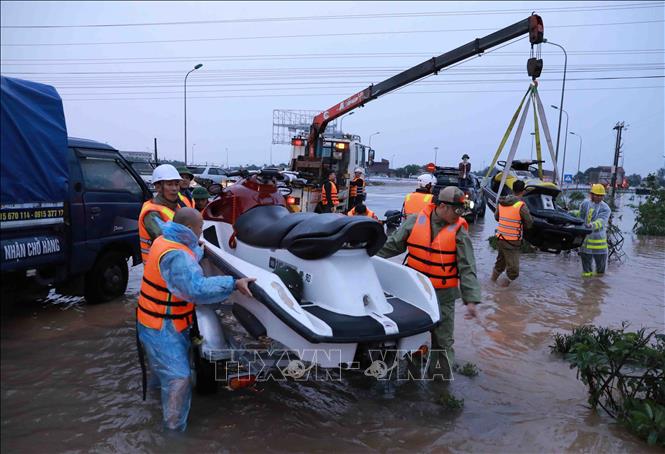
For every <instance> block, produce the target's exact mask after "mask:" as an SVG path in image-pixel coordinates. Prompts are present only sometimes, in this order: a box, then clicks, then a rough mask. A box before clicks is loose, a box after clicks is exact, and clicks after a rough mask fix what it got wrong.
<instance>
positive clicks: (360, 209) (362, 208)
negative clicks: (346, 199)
mask: <svg viewBox="0 0 665 454" xmlns="http://www.w3.org/2000/svg"><path fill="white" fill-rule="evenodd" d="M346 214H348V215H349V216H367V217H368V218H372V219H374V220H376V221H378V220H379V218H378V217H377V216H376V214H374V212H373V211H372V210H370V209H369V208H367V206H366V205H365V204H364V203H359V204H358V205H356V206H355V207H353V208H352V209H351V211H349V212H348V213H346Z"/></svg>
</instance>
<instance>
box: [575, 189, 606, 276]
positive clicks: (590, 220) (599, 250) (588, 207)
mask: <svg viewBox="0 0 665 454" xmlns="http://www.w3.org/2000/svg"><path fill="white" fill-rule="evenodd" d="M603 197H605V187H604V186H603V185H602V184H594V185H591V191H590V194H589V199H587V200H585V201H584V202H582V204H581V205H580V209H579V213H578V216H579V217H580V218H582V219H584V225H586V226H587V227H589V228H590V229H591V233H590V234H589V235H587V236H586V238H585V239H584V242H583V243H582V246H581V247H580V258H581V259H582V276H583V277H591V276H594V275H597V274H601V275H602V274H604V273H605V266H606V264H607V224H608V222H609V220H610V214H612V210H611V209H610V207H609V205H608V204H606V203H605V202H604V201H603ZM593 262H595V263H596V272H595V273H594V271H593Z"/></svg>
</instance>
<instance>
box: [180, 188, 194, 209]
mask: <svg viewBox="0 0 665 454" xmlns="http://www.w3.org/2000/svg"><path fill="white" fill-rule="evenodd" d="M178 206H179V207H182V208H185V207H186V208H194V201H193V200H192V199H190V198H189V197H187V196H186V195H185V194H183V193H181V192H178Z"/></svg>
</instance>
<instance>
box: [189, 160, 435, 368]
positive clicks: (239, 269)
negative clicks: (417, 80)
mask: <svg viewBox="0 0 665 454" xmlns="http://www.w3.org/2000/svg"><path fill="white" fill-rule="evenodd" d="M242 176H243V178H242V179H241V180H240V181H238V182H237V183H236V184H234V185H232V186H229V187H227V188H225V189H224V190H222V191H221V193H219V195H218V196H217V197H216V198H215V199H214V200H213V201H212V202H211V203H210V204H209V205H208V207H207V208H206V210H205V211H204V220H205V221H204V226H203V240H204V242H205V254H206V255H205V258H204V260H203V262H204V263H203V264H204V269H206V273H207V274H209V275H215V274H220V275H232V276H235V277H256V278H257V281H256V283H255V284H251V287H250V288H251V290H252V293H253V294H254V298H248V297H244V296H242V295H239V297H238V298H237V299H236V300H235V302H234V304H233V308H232V312H233V314H234V315H235V317H236V319H237V320H238V321H239V322H240V324H241V325H242V326H243V327H244V328H245V330H246V331H247V332H248V333H249V334H251V335H252V336H254V337H255V338H262V336H267V337H268V338H270V339H271V340H274V341H277V342H278V343H279V344H281V345H283V346H284V347H285V348H286V349H288V350H290V351H292V352H294V353H295V354H296V355H297V356H298V358H299V359H300V360H301V361H303V362H307V363H309V364H315V365H317V366H320V367H324V368H329V367H352V365H353V364H354V362H357V361H359V356H360V355H362V354H363V353H366V352H367V351H368V349H370V350H375V349H379V350H390V351H397V352H398V357H397V359H400V358H403V357H407V358H408V357H409V356H410V354H414V353H416V354H420V353H423V352H426V351H428V350H429V349H430V347H431V335H430V331H431V330H432V329H433V328H434V327H435V326H436V325H437V324H438V322H439V308H438V304H437V300H436V295H435V292H434V288H433V287H432V285H431V283H430V281H429V280H428V279H427V277H425V276H424V275H423V274H421V273H418V272H417V271H415V270H412V269H410V268H407V267H405V266H402V265H400V264H398V263H394V262H391V261H388V260H385V259H382V258H379V257H375V256H374V254H375V253H376V252H377V251H378V250H379V249H380V248H381V247H382V245H383V244H384V242H385V240H386V236H385V233H384V231H383V227H382V225H381V224H380V223H378V222H377V221H374V220H372V219H370V218H366V217H348V216H345V215H341V214H332V213H329V214H315V213H290V212H289V211H288V210H287V209H286V207H285V201H284V197H283V196H282V195H281V194H280V192H279V191H278V189H277V185H276V184H275V183H276V180H277V179H279V178H281V176H280V173H279V172H278V171H277V170H275V169H263V170H262V171H260V172H258V173H255V174H249V173H243V175H242ZM212 189H213V188H211V190H212ZM216 189H217V190H219V189H220V188H216ZM214 316H215V314H214V311H209V310H208V311H207V310H205V309H204V310H203V311H200V310H199V307H197V318H198V321H199V322H198V325H199V330H200V332H201V336H202V338H203V344H202V345H201V355H202V356H203V357H205V358H208V359H213V360H214V359H218V358H219V356H218V355H217V354H216V352H215V351H216V350H219V349H223V348H225V346H226V345H228V344H227V343H226V341H225V339H224V337H225V336H224V333H223V330H221V328H220V327H219V326H218V325H219V324H218V323H215V322H214V321H213V320H212V318H213V317H214ZM226 348H228V347H226Z"/></svg>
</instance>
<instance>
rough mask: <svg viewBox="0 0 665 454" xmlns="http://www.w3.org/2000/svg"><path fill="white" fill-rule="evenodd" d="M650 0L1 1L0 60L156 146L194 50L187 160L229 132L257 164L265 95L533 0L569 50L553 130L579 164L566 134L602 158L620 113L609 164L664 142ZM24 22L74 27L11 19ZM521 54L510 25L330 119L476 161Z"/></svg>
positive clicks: (660, 64) (374, 67) (311, 98)
mask: <svg viewBox="0 0 665 454" xmlns="http://www.w3.org/2000/svg"><path fill="white" fill-rule="evenodd" d="M664 9H665V8H664V3H663V2H644V1H642V2H627V1H617V2H552V1H550V2H358V1H354V2H266V3H260V2H253V3H249V2H235V3H232V2H210V3H206V2H200V3H195V2H187V3H185V2H145V3H141V2H131V3H129V2H127V3H124V2H78V1H77V2H14V1H3V2H2V6H1V13H2V15H1V17H2V19H1V21H2V22H1V23H2V36H1V38H2V40H1V44H2V60H1V63H2V74H3V75H6V76H10V77H19V78H24V79H30V80H34V81H38V82H44V83H48V84H51V85H53V86H55V87H56V88H57V89H58V91H59V93H60V95H61V96H62V98H63V101H64V106H65V114H66V118H67V127H68V131H69V134H70V135H72V136H78V137H85V138H89V139H94V140H99V141H102V142H107V143H109V144H110V145H112V146H114V147H116V148H118V149H121V150H134V151H146V150H152V146H153V138H154V137H156V138H157V140H158V147H159V152H160V155H163V156H165V157H167V158H171V159H174V158H180V159H183V156H184V137H183V136H184V134H183V131H184V126H183V81H184V77H185V74H186V73H187V71H189V70H190V69H192V68H193V67H194V65H195V64H197V63H203V65H204V66H203V68H201V69H199V70H197V71H195V72H193V73H191V74H190V76H189V79H188V82H187V89H188V96H187V100H188V112H187V122H188V124H187V135H188V144H189V147H188V149H189V156H190V161H191V155H192V149H193V154H194V162H197V163H199V162H201V163H202V162H205V161H209V162H210V161H214V162H217V163H221V164H225V163H226V151H225V150H226V149H228V150H229V160H230V164H231V165H237V164H246V163H256V164H263V163H268V162H269V161H270V155H271V152H272V155H273V161H274V162H284V161H286V160H287V159H288V156H289V147H288V146H286V145H272V122H273V110H274V109H304V110H319V111H321V110H325V109H327V108H329V107H331V106H333V105H334V104H336V103H338V102H339V101H341V100H343V99H344V98H346V97H348V96H350V95H352V94H354V93H356V92H357V91H359V90H361V89H363V88H365V87H366V86H368V85H369V84H371V83H377V82H380V81H382V80H384V79H386V78H388V77H390V76H392V75H394V74H396V73H398V72H399V71H401V70H403V69H406V68H409V67H411V66H413V65H415V64H417V63H420V62H422V61H424V60H426V59H428V58H430V57H432V56H435V55H439V54H442V53H444V52H446V51H449V50H452V49H453V48H455V47H457V46H460V45H462V44H465V43H467V42H469V41H471V40H473V39H474V38H476V37H482V36H485V35H487V34H489V33H491V32H493V31H495V30H498V29H501V28H503V27H505V26H508V25H511V24H513V23H515V22H517V21H519V20H522V19H525V18H526V17H528V16H529V15H530V14H531V12H532V11H535V12H537V13H538V14H540V15H541V16H542V18H543V21H544V23H545V36H546V38H547V39H549V40H550V41H552V42H556V43H558V44H561V45H562V46H564V47H565V48H566V50H567V51H568V71H567V79H568V80H567V81H566V90H565V99H564V109H565V110H566V111H567V112H568V114H569V116H570V123H569V127H568V129H569V131H573V132H575V133H576V134H578V136H577V137H576V136H573V135H569V136H568V137H569V139H568V144H567V157H566V173H575V172H576V171H577V162H578V152H579V145H580V141H579V138H578V137H581V138H582V139H583V147H582V156H581V165H580V168H581V170H584V169H586V168H587V167H590V166H595V165H611V163H612V159H613V155H614V143H615V131H613V129H612V128H613V127H614V125H615V124H616V123H617V122H619V121H625V123H626V124H627V125H628V128H627V130H626V131H625V133H624V139H625V140H624V148H623V150H624V159H625V161H624V167H625V169H626V171H627V172H628V173H640V174H642V175H646V174H647V173H648V172H650V171H653V170H655V169H657V168H659V167H662V166H663V160H664V157H663V156H664V154H665V139H664V125H665V119H664V113H663V111H664V108H663V107H664V104H665V92H664V80H665V79H663V74H664V68H665V62H664V59H665V58H664V52H665V51H664V48H665V35H664V32H663V25H664ZM359 16H360V17H359ZM249 19H253V20H249ZM257 19H261V20H257ZM201 21H209V22H208V23H201ZM173 22H186V23H181V24H173ZM197 22H198V23H197ZM156 23H162V24H156ZM164 23H166V24H164ZM122 24H142V25H131V26H119V25H122ZM30 25H32V26H34V25H42V26H43V25H58V26H63V25H66V26H73V25H78V26H81V25H87V26H88V27H50V28H11V27H16V26H30ZM90 25H112V26H105V27H90ZM528 57H529V43H528V40H527V39H522V40H521V41H517V42H515V43H513V44H510V45H508V46H506V47H503V48H501V49H499V50H497V51H495V52H491V53H488V54H486V55H484V56H482V57H480V58H473V59H471V60H469V61H467V62H466V63H463V64H461V65H459V66H457V67H455V68H452V69H451V70H449V71H443V72H441V73H439V74H438V75H436V76H432V77H429V78H427V79H425V80H422V81H419V82H416V83H414V84H412V85H410V86H409V87H406V88H404V89H402V90H399V91H397V92H394V93H391V94H388V95H385V96H383V97H381V98H379V99H377V100H375V101H373V102H371V103H368V104H367V105H366V106H365V107H364V108H361V109H358V110H357V111H356V112H355V113H354V114H353V115H352V116H349V117H346V118H345V119H344V129H345V131H346V132H350V133H354V134H358V135H360V136H361V137H362V138H363V139H364V140H365V142H367V141H368V137H369V136H370V135H371V134H373V133H376V132H380V134H377V135H373V136H372V147H373V148H375V149H376V150H377V157H378V158H387V159H391V160H393V159H394V160H395V161H396V164H397V165H398V166H403V165H405V164H408V163H419V164H425V163H427V162H430V161H432V160H433V158H434V147H438V148H439V151H438V163H439V164H440V165H444V164H448V165H456V163H457V162H458V161H459V158H460V156H461V155H462V154H463V153H468V154H469V155H471V162H472V165H473V166H474V168H475V169H480V168H481V167H483V164H485V165H487V164H489V162H490V161H491V159H492V156H493V155H494V153H495V151H496V149H497V146H498V144H499V142H500V140H501V137H502V136H503V134H504V132H505V128H506V127H507V125H508V122H509V120H510V118H511V116H512V114H513V113H514V111H515V109H516V107H517V104H518V103H519V100H520V98H521V96H522V94H523V92H524V91H525V90H526V88H527V87H528V84H529V78H528V76H527V75H526V69H525V67H526V60H527V59H528ZM542 57H543V59H544V70H543V75H542V77H541V78H540V93H541V97H542V100H543V103H544V105H545V106H546V107H547V109H546V110H547V120H548V122H549V124H550V127H551V129H552V134H553V135H554V136H555V137H556V127H557V121H558V112H557V111H556V110H554V109H552V108H550V107H549V106H550V105H551V104H555V105H559V103H560V96H561V78H562V75H563V63H564V58H563V53H562V52H561V50H560V49H559V48H557V47H555V46H552V45H549V44H543V45H542ZM563 119H564V121H563V127H562V131H563V132H562V133H561V137H562V138H561V147H560V161H561V157H562V155H563V149H564V135H565V119H566V116H565V115H564V117H563ZM527 128H529V129H528V130H527V131H525V134H524V135H525V137H524V138H523V140H522V142H521V143H520V148H519V149H518V150H519V151H518V157H526V158H528V157H529V156H530V153H531V145H532V142H531V136H530V135H529V130H532V128H533V123H532V120H531V116H530V117H529V121H528V123H527ZM547 161H550V159H549V158H547ZM549 165H550V166H551V163H550V164H549ZM547 167H548V165H546V168H547ZM559 167H561V163H559Z"/></svg>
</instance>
